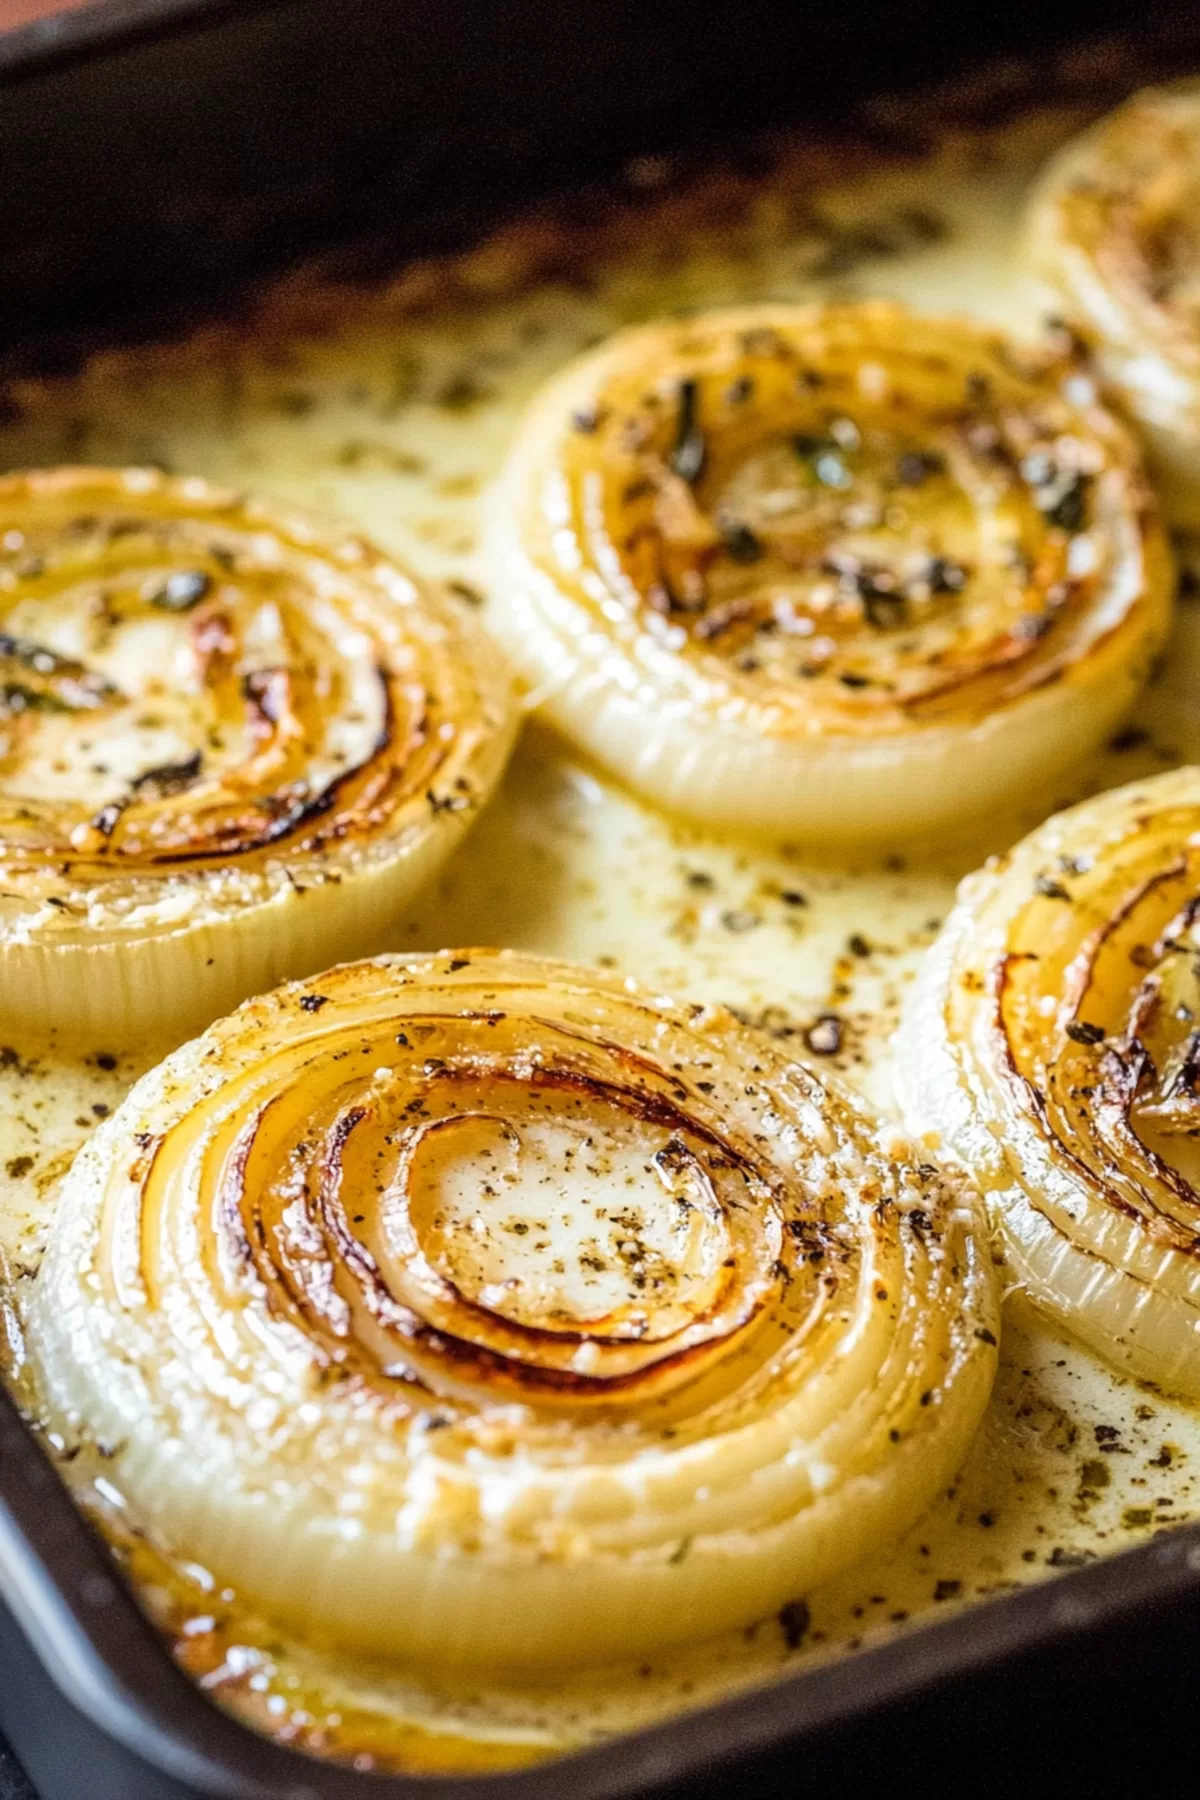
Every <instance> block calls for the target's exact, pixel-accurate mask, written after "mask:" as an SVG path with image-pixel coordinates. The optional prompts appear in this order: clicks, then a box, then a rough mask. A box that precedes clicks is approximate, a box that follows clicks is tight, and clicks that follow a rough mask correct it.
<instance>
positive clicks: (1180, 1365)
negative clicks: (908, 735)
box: [896, 768, 1200, 1399]
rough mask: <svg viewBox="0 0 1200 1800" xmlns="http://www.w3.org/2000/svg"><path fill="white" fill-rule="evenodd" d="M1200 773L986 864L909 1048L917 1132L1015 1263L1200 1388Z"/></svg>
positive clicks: (1058, 1311) (1172, 1382) (1090, 1321)
mask: <svg viewBox="0 0 1200 1800" xmlns="http://www.w3.org/2000/svg"><path fill="white" fill-rule="evenodd" d="M1198 893H1200V769H1194V768H1186V769H1178V770H1175V771H1173V772H1172V773H1171V774H1168V775H1160V776H1157V777H1155V778H1153V779H1150V780H1147V781H1139V782H1134V783H1132V784H1131V785H1130V786H1129V787H1124V788H1118V789H1117V790H1115V791H1114V792H1112V793H1108V794H1102V795H1101V796H1100V797H1099V798H1098V799H1095V800H1088V801H1086V802H1085V803H1084V804H1083V805H1081V806H1076V807H1073V808H1072V809H1071V810H1070V811H1068V812H1064V813H1060V814H1058V815H1057V816H1055V817H1054V818H1052V819H1049V820H1048V821H1047V822H1046V824H1045V825H1043V826H1042V827H1041V828H1040V829H1039V830H1037V831H1035V832H1034V833H1033V834H1032V835H1031V836H1030V837H1028V838H1026V839H1025V840H1024V841H1023V842H1022V843H1021V844H1019V845H1018V846H1017V847H1016V849H1015V850H1013V851H1011V852H1009V853H1008V854H1006V855H1004V856H1001V857H997V858H994V859H993V860H992V862H991V863H989V864H988V865H987V867H986V868H985V869H983V870H982V871H981V872H980V873H978V874H976V875H972V876H969V877H968V878H967V880H966V881H965V882H964V883H963V884H962V887H961V888H960V890H959V899H958V904H957V906H956V907H955V909H954V911H953V912H952V913H951V915H950V917H949V918H948V919H947V921H946V923H945V925H944V927H943V929H942V932H941V935H940V937H939V938H938V939H937V941H936V942H935V944H934V945H933V947H932V949H931V950H930V952H929V954H928V956H927V958H926V961H925V963H924V965H923V967H922V970H921V973H920V974H919V976H918V979H917V983H916V986H915V989H914V991H913V993H912V996H911V998H910V1002H909V1005H908V1009H907V1012H906V1016H905V1020H904V1023H903V1026H902V1029H901V1032H900V1036H899V1041H898V1044H897V1057H896V1064H897V1081H898V1086H899V1092H900V1099H901V1103H902V1106H903V1110H904V1115H905V1117H906V1119H907V1121H908V1123H909V1126H910V1128H911V1129H912V1130H914V1131H916V1132H920V1133H933V1134H936V1137H929V1138H927V1140H926V1141H928V1142H937V1143H938V1144H939V1145H940V1146H941V1147H942V1148H943V1149H944V1150H946V1151H948V1152H952V1153H954V1154H956V1155H957V1156H958V1157H959V1158H960V1159H961V1160H962V1162H963V1163H964V1164H965V1165H966V1166H967V1168H968V1169H969V1170H970V1172H971V1174H972V1175H973V1176H974V1177H975V1179H976V1180H977V1181H978V1182H979V1184H980V1185H981V1186H982V1188H983V1189H984V1192H985V1194H986V1196H987V1198H988V1200H989V1202H990V1205H991V1208H992V1211H993V1214H994V1217H995V1220H996V1222H997V1224H998V1226H999V1228H1000V1230H1001V1232H1002V1235H1003V1239H1004V1243H1005V1246H1006V1254H1007V1260H1008V1263H1009V1265H1010V1272H1011V1275H1012V1278H1013V1280H1014V1282H1015V1283H1016V1284H1018V1285H1019V1286H1020V1287H1021V1288H1023V1289H1024V1290H1025V1292H1026V1293H1027V1294H1028V1296H1029V1298H1030V1299H1031V1300H1033V1301H1034V1302H1035V1303H1036V1304H1037V1305H1038V1306H1039V1307H1041V1308H1043V1309H1044V1310H1045V1311H1047V1312H1049V1313H1050V1314H1052V1315H1053V1316H1054V1317H1055V1318H1056V1319H1057V1320H1059V1321H1060V1323H1062V1324H1063V1325H1065V1326H1066V1327H1067V1328H1068V1329H1069V1330H1070V1331H1071V1332H1073V1333H1074V1334H1075V1335H1076V1336H1077V1337H1079V1338H1081V1339H1082V1340H1083V1341H1084V1342H1085V1343H1086V1344H1088V1345H1090V1346H1091V1348H1092V1349H1094V1350H1096V1351H1098V1352H1099V1353H1100V1354H1101V1355H1102V1356H1104V1357H1106V1358H1107V1359H1108V1360H1109V1361H1110V1362H1113V1363H1116V1364H1118V1365H1120V1366H1123V1367H1124V1368H1126V1369H1128V1370H1130V1371H1132V1373H1134V1374H1135V1375H1138V1376H1140V1377H1142V1378H1143V1379H1145V1380H1149V1381H1153V1382H1155V1383H1157V1384H1158V1385H1159V1386H1161V1387H1163V1388H1166V1389H1169V1390H1172V1391H1176V1392H1179V1393H1182V1394H1186V1395H1188V1396H1190V1397H1191V1398H1193V1399H1197V1398H1200V1157H1198V1155H1197V1150H1196V1143H1197V1132H1198V1131H1200V977H1198V975H1197V969H1198V967H1200V933H1198V930H1197V920H1198V918H1200V905H1198V902H1197V894H1198Z"/></svg>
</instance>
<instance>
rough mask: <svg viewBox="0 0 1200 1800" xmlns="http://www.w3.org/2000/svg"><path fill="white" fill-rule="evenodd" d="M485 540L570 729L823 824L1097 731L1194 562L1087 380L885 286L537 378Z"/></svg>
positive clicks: (718, 794)
mask: <svg viewBox="0 0 1200 1800" xmlns="http://www.w3.org/2000/svg"><path fill="white" fill-rule="evenodd" d="M489 541H490V547H491V553H492V565H493V566H492V577H493V584H494V586H493V593H492V597H491V610H490V622H491V624H492V626H493V627H494V629H495V630H496V632H497V633H498V635H499V636H500V637H501V639H502V640H503V642H505V643H506V644H507V646H508V648H509V650H510V652H511V654H512V656H513V658H514V660H515V663H516V665H517V668H518V670H519V671H520V673H521V674H522V676H523V677H524V679H525V680H526V681H527V682H528V683H529V685H530V686H531V688H532V689H533V691H534V695H535V697H536V699H537V701H538V702H540V704H541V706H542V708H543V710H544V711H545V713H546V714H547V716H548V717H549V718H550V719H551V720H552V721H553V722H554V723H555V724H556V725H557V726H558V727H559V728H561V729H562V730H563V731H564V732H565V733H566V734H567V735H568V736H570V737H572V738H574V739H575V740H577V741H578V742H579V743H580V744H582V745H584V746H585V747H586V748H587V749H588V750H589V751H591V752H592V753H593V754H594V755H595V756H596V757H598V758H599V759H600V760H601V761H602V762H604V763H606V764H607V765H608V766H609V767H610V768H611V769H613V770H614V771H616V773H617V774H619V775H620V776H622V777H624V778H625V779H626V780H628V781H629V782H630V783H631V784H632V785H633V786H634V787H635V788H638V789H640V790H641V791H643V792H644V793H646V794H647V795H649V796H650V797H651V798H652V799H654V800H655V801H657V802H659V803H660V804H662V805H664V806H666V807H669V808H672V809H678V810H680V811H682V812H685V813H689V814H692V815H694V816H696V817H697V818H699V819H702V820H704V821H706V822H709V823H712V824H716V825H719V826H723V827H732V828H738V829H747V830H751V831H755V832H770V833H775V834H777V835H780V834H786V835H789V836H807V837H811V838H816V839H825V840H829V841H833V840H839V839H840V840H847V839H849V840H853V839H863V838H866V839H870V838H874V839H895V838H896V837H897V836H900V835H903V834H907V833H910V832H912V831H914V830H916V831H936V830H941V829H943V828H945V827H947V826H948V825H950V824H952V823H953V822H954V821H956V820H961V819H963V818H964V817H969V816H971V815H972V814H977V813H978V812H980V811H981V810H982V809H984V808H986V807H990V806H992V805H994V804H996V803H998V802H1001V801H1003V800H1007V799H1012V798H1013V797H1014V796H1017V795H1019V794H1021V793H1022V792H1026V791H1028V789H1029V787H1030V785H1031V784H1033V783H1036V782H1037V781H1038V780H1040V779H1042V778H1044V777H1045V776H1046V775H1047V774H1048V772H1049V771H1051V770H1055V771H1058V770H1059V769H1060V768H1061V767H1062V765H1063V763H1064V762H1065V761H1069V760H1071V759H1074V758H1077V757H1079V756H1080V755H1081V754H1082V753H1084V752H1086V751H1087V750H1088V749H1090V748H1091V747H1093V746H1094V745H1095V744H1096V743H1098V742H1099V741H1100V740H1101V739H1102V738H1103V736H1104V734H1105V733H1106V731H1107V730H1108V729H1109V728H1110V726H1111V725H1112V724H1113V722H1114V720H1115V719H1116V718H1117V717H1118V716H1119V715H1120V714H1121V713H1122V712H1123V711H1124V709H1125V708H1126V707H1127V706H1128V704H1129V702H1130V700H1131V698H1132V696H1133V694H1134V693H1135V691H1136V689H1137V687H1138V684H1139V683H1140V682H1141V680H1142V679H1143V678H1144V676H1145V674H1146V671H1147V667H1148V664H1149V661H1150V658H1151V655H1152V653H1153V651H1154V649H1155V648H1156V646H1157V645H1158V644H1159V643H1160V641H1161V639H1162V637H1163V634H1164V631H1165V628H1166V624H1167V619H1168V613H1169V607H1170V593H1171V585H1172V583H1171V572H1170V564H1169V556H1168V552H1167V550H1166V548H1165V545H1164V540H1163V535H1162V532H1161V530H1160V527H1159V524H1158V522H1157V519H1156V516H1155V511H1154V504H1153V501H1152V499H1151V496H1150V494H1149V492H1148V490H1147V487H1146V484H1145V480H1144V478H1143V474H1142V470H1141V466H1140V462H1139V457H1138V452H1137V450H1136V449H1135V447H1134V445H1133V442H1132V439H1131V438H1130V436H1129V435H1128V434H1127V432H1126V431H1125V429H1124V428H1123V427H1122V426H1121V425H1119V424H1118V423H1117V422H1116V421H1115V420H1114V419H1113V418H1112V417H1111V415H1110V414H1109V413H1108V412H1107V411H1105V409H1104V408H1103V407H1102V406H1101V405H1100V404H1098V402H1097V401H1096V398H1095V394H1094V390H1093V389H1092V386H1091V384H1090V382H1089V380H1088V378H1087V377H1086V376H1082V375H1081V374H1080V373H1079V371H1078V370H1077V369H1075V368H1073V366H1072V365H1070V364H1069V363H1067V362H1064V361H1062V360H1061V357H1060V359H1059V360H1057V361H1056V360H1052V359H1051V358H1049V357H1048V356H1035V355H1034V354H1032V353H1029V354H1025V353H1018V351H1017V349H1016V348H1015V346H1014V345H1013V344H1011V343H1010V342H1008V341H1007V340H1006V339H1005V338H1003V337H1001V336H1000V335H998V334H996V333H994V332H990V331H985V330H982V329H978V328H976V327H974V326H972V325H971V324H969V323H967V322H965V321H963V320H961V319H945V318H941V319H939V318H929V317H920V316H918V315H915V314H911V313H908V312H906V311H904V310H903V309H902V308H900V307H897V306H893V305H889V304H885V303H882V302H872V303H869V304H864V305H847V306H831V307H824V308H821V307H808V308H804V307H784V306H766V307H754V308H744V309H739V310H735V311H727V312H717V313H710V314H703V315H700V316H698V317H694V318H688V319H682V320H679V319H674V320H669V321H666V322H663V323H659V324H655V325H650V326H644V327H639V328H637V329H634V330H631V331H628V332H625V333H624V334H622V335H619V336H617V337H616V338H614V339H612V340H611V341H609V342H608V343H606V344H604V345H602V346H601V347H600V348H599V349H598V350H595V351H593V352H591V353H589V354H588V355H586V356H585V357H583V358H582V359H580V360H579V361H578V362H576V363H574V364H572V365H571V366H569V367H568V368H567V369H566V370H564V371H563V372H562V374H560V375H559V376H557V377H556V378H555V379H554V380H552V381H551V382H550V383H549V385H548V386H547V387H546V388H544V389H543V390H542V392H541V393H540V394H539V395H538V396H537V397H536V399H535V400H534V402H533V405H532V407H531V409H530V411H529V413H528V415H527V417H526V419H525V422H524V425H523V427H522V428H521V429H520V430H519V433H518V436H517V439H516V441H515V444H514V446H513V449H512V451H511V455H510V459H509V461H508V464H507V467H506V470H505V472H504V474H503V476H502V479H501V480H500V482H499V484H498V486H497V488H496V489H495V491H494V494H493V497H492V506H491V520H490V533H489Z"/></svg>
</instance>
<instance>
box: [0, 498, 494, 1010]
mask: <svg viewBox="0 0 1200 1800" xmlns="http://www.w3.org/2000/svg"><path fill="white" fill-rule="evenodd" d="M494 664H495V657H494V655H493V654H492V653H491V652H490V651H489V650H487V649H485V648H484V640H483V636H482V633H481V632H480V630H479V628H478V627H477V626H476V625H475V624H474V623H473V622H472V621H471V620H470V619H469V618H464V617H461V616H460V614H459V611H458V609H457V608H456V606H455V605H454V603H453V602H451V601H448V600H445V599H443V598H442V597H441V596H440V595H437V594H435V593H433V592H431V591H428V590H426V589H424V588H422V587H419V586H418V585H417V584H416V583H415V582H414V581H412V580H411V579H410V578H409V577H408V576H407V575H406V574H404V573H403V572H402V571H401V570H400V569H398V568H396V567H395V565H394V564H392V563H390V562H388V561H387V560H386V559H385V558H383V557H382V556H380V555H379V554H377V553H376V552H375V551H373V550H371V549H370V548H369V547H368V546H367V545H366V544H364V543H363V542H362V541H361V539H359V538H357V537H354V536H352V535H350V534H349V533H344V534H337V533H330V532H328V531H327V530H324V529H322V528H319V527H317V526H315V525H312V524H311V523H308V522H306V521H305V520H304V519H302V518H298V517H295V516H293V515H291V514H285V513H283V512H279V511H275V510H273V509H271V508H269V507H266V506H263V505H261V504H258V503H256V502H253V501H248V500H246V499H244V498H243V497H242V496H240V495H237V494H234V493H230V492H227V491H223V490H220V489H217V488H213V487H209V486H208V485H207V484H206V483H204V482H201V481H196V480H172V479H169V478H167V477H166V476H163V475H160V474H157V473H154V472H152V471H149V470H144V469H128V470H105V469H85V468H78V469H71V468H66V469H57V470H49V471H41V472H34V473H29V474H20V475H12V476H8V477H5V478H3V479H0V1019H3V1021H4V1023H5V1025H6V1026H10V1027H17V1026H20V1027H23V1028H26V1029H37V1030H41V1029H44V1028H45V1027H47V1026H57V1027H61V1028H64V1029H66V1030H69V1031H70V1032H72V1033H74V1034H77V1035H80V1036H84V1037H94V1036H95V1035H96V1034H97V1033H100V1034H103V1035H104V1036H106V1037H109V1038H112V1039H113V1040H114V1041H120V1040H121V1039H126V1040H128V1039H129V1038H130V1037H131V1036H135V1037H136V1038H137V1039H138V1040H139V1041H142V1040H144V1039H145V1038H146V1037H147V1036H148V1035H150V1034H151V1033H153V1032H155V1031H157V1030H159V1029H161V1030H163V1031H166V1030H173V1031H175V1032H176V1033H180V1032H181V1031H182V1030H185V1029H187V1028H189V1027H190V1028H195V1027H197V1026H199V1025H202V1024H207V1023H208V1021H209V1020H210V1019H212V1018H213V1017H214V1016H216V1015H217V1014H219V1013H221V1012H223V1011H225V1010H227V1009H228V1008H229V1007H230V1006H232V1005H234V1004H236V1002H237V1001H238V1000H241V999H243V998H244V997H245V995H246V994H248V993H253V992H255V991H256V990H258V989H261V988H264V987H269V986H271V985H272V984H273V983H274V982H275V981H278V980H279V979H280V978H281V977H283V976H285V975H299V974H302V973H304V971H305V970H307V969H313V968H323V967H324V966H325V965H326V964H328V963H329V962H331V961H333V960H335V959H336V958H337V957H339V956H344V955H348V954H358V953H361V952H363V951H366V950H374V949H379V948H381V947H382V945H383V943H384V942H385V941H386V930H387V926H388V923H389V921H390V920H391V919H392V917H393V916H394V913H395V909H396V907H397V906H398V905H400V904H401V903H402V902H403V901H404V900H405V898H407V896H408V895H409V894H410V893H411V892H412V891H413V890H414V888H415V887H416V886H417V885H418V884H419V883H420V882H421V881H423V880H424V879H425V878H426V877H427V876H428V875H429V873H430V872H431V870H432V868H433V867H434V866H435V865H436V864H437V863H438V862H439V861H440V860H441V858H443V857H444V856H445V855H446V854H447V852H448V851H449V849H450V847H451V845H452V844H453V843H454V842H455V841H456V840H457V838H458V836H459V835H460V833H461V832H462V830H463V827H464V826H465V824H466V823H467V821H468V820H469V819H470V818H471V816H472V814H473V813H474V812H475V810H476V809H477V808H478V806H479V805H480V803H481V802H482V801H483V800H484V799H485V798H486V797H487V795H488V793H489V792H490V790H491V788H492V787H493V786H494V784H495V782H496V781H497V779H498V778H499V775H500V772H501V770H502V768H503V765H504V762H505V758H506V756H507V753H508V749H509V746H510V744H511V742H512V738H513V732H514V720H515V713H516V709H515V706H514V704H513V696H512V695H511V694H510V692H509V688H508V684H507V681H506V679H505V678H504V677H503V676H502V675H501V674H499V673H497V672H496V669H495V667H494Z"/></svg>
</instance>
